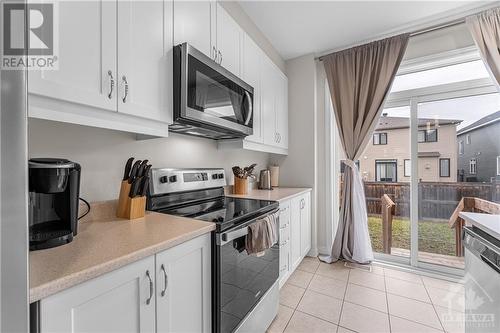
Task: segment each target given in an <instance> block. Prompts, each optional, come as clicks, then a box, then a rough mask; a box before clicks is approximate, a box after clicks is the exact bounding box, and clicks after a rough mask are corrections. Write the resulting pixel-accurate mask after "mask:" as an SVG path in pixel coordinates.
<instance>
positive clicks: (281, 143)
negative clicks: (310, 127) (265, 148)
mask: <svg viewBox="0 0 500 333" xmlns="http://www.w3.org/2000/svg"><path fill="white" fill-rule="evenodd" d="M276 75H277V79H278V84H277V85H276V88H277V89H278V91H277V92H276V105H275V107H276V110H275V112H276V137H277V138H276V139H277V141H278V142H277V143H276V144H277V146H278V147H281V148H284V149H288V78H287V77H286V76H285V75H284V74H283V73H281V72H280V71H279V70H278V72H277V74H276Z"/></svg>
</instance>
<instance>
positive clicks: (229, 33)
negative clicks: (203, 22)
mask: <svg viewBox="0 0 500 333" xmlns="http://www.w3.org/2000/svg"><path fill="white" fill-rule="evenodd" d="M216 6H217V50H218V52H219V53H218V54H217V56H218V58H217V61H218V62H220V64H221V66H222V67H224V68H225V69H227V70H228V71H230V72H231V73H233V74H234V75H236V76H240V75H241V68H240V63H241V39H242V33H243V31H242V29H241V27H240V26H239V25H238V23H236V21H235V20H233V18H232V17H231V16H230V15H229V14H228V13H227V12H226V11H225V10H224V8H222V7H221V5H219V4H217V5H216Z"/></svg>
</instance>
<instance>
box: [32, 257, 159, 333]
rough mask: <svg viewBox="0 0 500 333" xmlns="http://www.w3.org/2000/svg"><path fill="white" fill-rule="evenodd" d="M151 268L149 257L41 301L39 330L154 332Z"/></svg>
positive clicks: (152, 264)
mask: <svg viewBox="0 0 500 333" xmlns="http://www.w3.org/2000/svg"><path fill="white" fill-rule="evenodd" d="M154 269H155V266H154V257H149V258H146V259H142V260H140V261H138V262H135V263H133V264H130V265H127V266H125V267H123V268H120V269H118V270H116V271H113V272H111V273H107V274H105V275H103V276H100V277H97V278H95V279H93V280H90V281H87V282H84V283H82V284H80V285H77V286H75V287H72V288H70V289H67V290H64V291H62V292H60V293H58V294H55V295H53V296H49V297H47V298H45V299H43V300H41V301H40V311H41V320H40V324H41V333H45V332H50V333H52V332H64V333H67V332H75V333H76V332H87V333H92V332H96V333H97V332H141V333H142V332H154V331H155V295H154V285H152V286H153V292H152V293H151V290H150V283H153V282H154V278H155V275H154ZM147 274H149V277H148V275H147ZM148 300H149V302H148Z"/></svg>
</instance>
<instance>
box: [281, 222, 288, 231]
mask: <svg viewBox="0 0 500 333" xmlns="http://www.w3.org/2000/svg"><path fill="white" fill-rule="evenodd" d="M287 227H288V223H287V224H284V225H283V226H282V227H281V228H280V229H281V230H283V229H286V228H287Z"/></svg>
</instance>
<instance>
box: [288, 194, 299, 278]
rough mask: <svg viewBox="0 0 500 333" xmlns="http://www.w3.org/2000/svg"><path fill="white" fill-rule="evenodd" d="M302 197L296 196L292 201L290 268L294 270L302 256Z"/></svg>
mask: <svg viewBox="0 0 500 333" xmlns="http://www.w3.org/2000/svg"><path fill="white" fill-rule="evenodd" d="M300 207H301V197H295V198H293V199H292V200H291V202H290V261H291V267H290V270H291V271H293V270H294V269H295V268H296V267H297V266H298V265H299V263H300V258H301V254H302V252H301V244H302V242H301V235H300V233H301V229H302V228H301V223H300V217H301V208H300Z"/></svg>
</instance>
